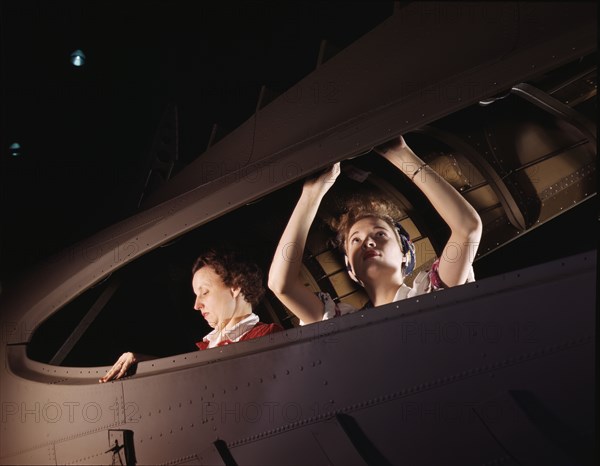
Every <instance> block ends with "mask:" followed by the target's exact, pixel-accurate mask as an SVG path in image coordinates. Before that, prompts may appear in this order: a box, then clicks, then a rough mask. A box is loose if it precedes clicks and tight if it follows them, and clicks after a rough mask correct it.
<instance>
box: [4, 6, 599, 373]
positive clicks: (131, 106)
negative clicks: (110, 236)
mask: <svg viewBox="0 0 600 466" xmlns="http://www.w3.org/2000/svg"><path fill="white" fill-rule="evenodd" d="M405 3H406V2H401V3H400V4H401V5H403V4H405ZM392 11H393V2H392V1H385V2H384V1H380V2H321V3H319V2H233V3H227V4H222V3H216V2H204V1H203V2H189V1H185V2H183V1H180V2H167V1H144V2H130V1H128V2H122V3H115V2H110V3H108V2H66V1H54V2H50V1H37V2H33V1H17V0H7V1H1V3H0V40H1V44H0V47H1V48H0V59H1V63H0V65H1V78H2V121H1V132H0V218H1V228H0V282H1V283H2V285H3V286H4V287H5V289H6V288H7V287H8V286H10V282H12V281H13V280H15V279H16V278H18V276H19V275H20V274H22V273H24V272H26V271H27V270H28V269H29V268H31V267H32V266H33V265H34V264H35V263H36V262H40V261H43V260H44V259H45V258H47V257H48V256H49V255H51V254H53V253H55V252H58V251H60V250H61V249H63V248H65V247H67V246H69V245H71V244H73V243H74V242H76V241H78V240H81V239H83V238H86V237H88V236H90V235H92V234H93V233H94V232H96V231H98V230H100V229H102V228H104V227H106V226H108V225H110V224H112V223H114V222H116V221H118V220H120V219H122V218H124V217H126V216H128V215H131V214H132V213H134V212H135V210H136V204H135V203H132V202H131V199H136V198H138V197H139V194H140V193H139V192H135V190H136V189H139V181H140V179H141V180H143V179H145V177H146V175H147V173H148V169H149V166H148V154H149V151H150V149H151V146H152V141H153V137H154V134H155V132H156V130H157V128H158V125H159V122H160V120H161V117H162V115H163V113H164V112H165V109H166V108H167V106H169V105H173V104H174V105H176V106H177V109H178V115H179V160H178V162H177V164H176V166H175V169H174V170H175V173H176V172H178V171H179V170H181V169H183V168H184V167H185V166H186V165H187V164H189V163H190V162H191V161H192V160H194V159H195V158H196V157H197V156H199V155H200V154H202V152H203V151H204V150H205V149H206V145H207V142H208V139H209V136H210V133H211V128H212V125H213V124H214V123H217V124H218V125H219V127H220V128H222V130H223V131H227V130H234V129H235V128H236V127H237V126H239V125H240V124H241V123H242V122H244V121H245V120H247V119H248V118H249V117H250V116H251V115H252V113H253V112H254V110H255V108H256V103H257V99H258V95H259V91H260V88H261V86H262V85H266V86H268V87H269V88H270V89H272V90H274V91H279V92H283V91H285V90H287V89H288V88H289V87H291V86H293V85H294V84H295V83H297V82H298V81H299V80H301V79H302V78H303V77H304V76H306V75H307V74H309V73H310V72H311V71H313V70H314V68H315V65H316V62H317V57H318V53H319V46H320V43H321V40H322V39H327V40H328V41H329V43H330V44H331V45H333V46H334V47H335V48H338V49H343V48H345V47H347V46H348V45H350V44H351V43H352V42H354V41H355V40H356V39H358V38H359V37H361V36H362V35H363V34H365V33H367V32H368V31H370V30H371V29H373V28H374V27H376V26H377V25H378V24H379V23H381V22H382V21H383V20H385V19H386V18H387V17H388V16H389V15H391V14H392ZM76 49H81V50H82V51H83V52H84V53H85V55H86V61H85V64H84V66H82V67H80V68H77V67H74V66H73V65H72V64H71V62H70V55H71V53H72V52H73V51H75V50H76ZM15 142H16V143H19V144H20V145H21V150H20V151H19V154H18V155H17V156H14V155H13V154H12V151H11V150H10V149H9V148H10V145H11V144H13V143H15ZM290 208H291V206H290ZM597 220H598V210H597V205H596V199H595V198H594V199H592V200H590V201H587V202H584V203H582V204H581V205H580V206H578V207H576V208H574V209H571V210H570V211H568V212H566V213H565V214H563V215H561V216H560V217H559V218H558V219H556V220H554V221H551V222H548V223H547V224H545V225H543V226H542V227H540V228H537V229H535V230H533V231H532V232H530V233H528V234H526V235H524V236H523V237H521V238H519V239H517V240H515V241H513V242H512V243H510V244H508V245H505V246H504V247H502V248H501V249H500V250H499V251H498V252H496V253H493V254H490V255H489V256H486V257H484V258H483V259H481V260H479V261H478V262H477V263H476V265H475V271H476V274H477V276H478V278H484V277H486V276H491V275H495V274H498V273H502V272H507V271H510V270H514V269H517V268H520V267H524V266H527V265H531V264H535V263H540V262H544V261H548V260H551V259H555V258H559V257H564V256H567V255H570V254H573V253H575V252H582V251H588V250H590V249H593V248H594V247H596V237H597V224H598V222H597ZM183 249H186V248H183ZM169 254H171V252H169V250H165V251H164V254H163V255H169ZM186 254H187V255H188V256H189V252H188V250H187V249H186ZM507 259H509V260H507ZM165 260H167V261H168V260H172V261H175V260H176V259H174V258H166V259H165ZM143 268H144V267H142V266H140V273H141V271H142V269H143ZM152 270H162V272H161V273H163V275H168V274H169V273H171V272H170V269H168V268H164V270H163V268H159V267H157V266H153V268H152ZM186 270H187V269H186ZM149 275H150V277H152V280H156V283H154V282H150V283H152V287H153V288H156V289H157V290H161V293H162V294H164V295H165V296H164V301H165V303H164V307H168V308H170V305H169V303H170V302H172V301H173V300H179V301H181V302H182V303H186V304H184V305H182V309H185V312H187V313H188V314H190V313H189V311H190V310H191V309H190V306H187V303H190V304H191V302H192V299H193V296H192V295H191V291H190V290H189V287H188V285H187V281H186V285H185V287H186V288H185V290H178V289H176V290H170V289H168V288H167V287H166V285H164V284H165V283H170V282H169V279H168V277H167V278H164V277H162V276H159V275H158V274H157V273H150V274H149ZM186 280H187V279H186ZM32 286H35V285H34V284H32ZM169 293H170V297H169ZM132 295H133V297H132V298H131V302H132V303H135V305H136V306H139V307H140V308H143V309H144V310H145V311H148V310H149V309H150V307H151V306H154V307H157V300H156V298H155V297H153V296H154V295H152V297H151V296H150V295H147V296H146V295H145V293H144V290H143V289H141V290H137V291H136V290H133V291H132ZM173 295H174V296H175V297H173ZM93 298H94V296H92V295H90V296H89V297H86V298H85V299H88V300H89V303H87V302H84V303H79V304H80V307H78V308H73V311H71V310H70V309H67V310H66V311H65V312H63V313H61V315H62V317H61V319H63V320H64V322H67V321H68V322H70V325H73V322H77V321H78V320H79V319H80V318H81V312H84V311H85V309H87V307H88V306H89V305H91V303H92V302H93ZM144 300H145V301H144ZM169 300H170V301H169ZM146 301H147V302H146ZM86 303H87V305H86ZM159 307H160V306H159ZM159 314H160V313H158V314H157V315H156V316H155V317H152V316H149V315H147V314H146V316H145V318H146V319H150V318H155V320H156V321H157V324H156V325H155V326H154V327H152V326H149V327H150V328H151V329H152V328H155V329H156V334H152V333H151V330H149V331H146V332H141V331H136V332H135V333H134V335H132V334H123V335H121V336H119V335H118V332H126V330H122V329H121V327H119V326H117V327H115V326H114V325H113V321H112V320H111V319H112V318H113V317H114V316H119V317H123V313H122V312H121V310H120V309H117V310H116V311H115V312H114V316H113V314H110V313H107V312H105V313H103V316H104V317H102V318H99V319H98V322H97V324H96V325H98V326H99V327H101V331H98V332H96V335H100V336H105V335H106V334H108V333H109V332H112V333H111V337H112V339H113V340H114V341H124V342H127V344H128V345H129V346H127V347H123V348H121V347H119V346H118V345H115V347H114V348H111V351H112V352H113V353H114V354H103V355H101V357H102V358H104V359H102V361H100V360H99V361H95V362H94V364H106V363H108V362H110V361H112V360H113V358H114V357H115V355H118V354H120V352H121V351H125V350H129V349H131V348H134V347H135V348H139V349H143V348H144V345H147V344H148V342H149V341H154V342H156V341H160V340H161V339H164V335H165V333H167V334H170V335H173V338H174V339H176V340H177V341H178V342H180V344H181V345H182V347H181V348H179V347H176V346H174V345H175V343H174V342H168V343H169V344H168V345H167V344H165V349H164V352H165V354H167V353H169V352H183V351H191V350H193V342H194V341H196V340H197V339H199V338H200V337H201V336H202V335H203V334H204V333H206V331H207V329H203V328H201V327H200V325H201V324H202V322H201V320H202V319H201V318H200V317H199V316H197V315H195V314H194V318H195V319H196V320H195V321H194V324H193V325H189V324H182V322H188V321H187V320H186V319H188V320H189V319H190V317H189V316H188V315H187V314H186V315H185V316H181V317H180V318H179V320H178V319H177V318H176V316H173V315H171V316H170V317H169V318H168V319H165V316H164V314H160V315H159ZM111 316H113V317H111ZM129 318H130V319H132V320H136V322H132V324H131V326H130V327H127V328H136V329H137V330H140V329H139V325H140V324H139V322H140V320H139V319H138V318H137V317H135V316H134V315H133V314H132V315H131V317H129ZM102 319H105V320H106V322H103V321H102ZM59 324H60V325H59ZM167 326H168V327H167ZM63 327H64V333H65V335H67V334H68V332H69V331H70V330H69V328H68V326H66V325H63V324H62V323H60V322H59V323H58V324H56V323H55V324H53V326H52V328H51V331H48V332H46V334H45V335H46V337H48V336H49V335H54V336H56V342H55V345H54V346H55V347H53V348H51V349H53V350H56V349H57V348H58V345H59V344H60V341H61V338H63V337H64V335H63V336H61V335H59V332H58V331H57V329H60V328H63ZM123 327H124V328H125V327H126V326H123ZM182 329H184V330H182ZM114 332H117V333H114ZM186 332H187V333H186ZM46 337H44V338H46ZM59 337H60V338H59ZM40 338H41V337H40ZM136 338H137V339H136ZM63 339H64V338H63ZM183 342H185V343H183ZM49 343H50V342H49V340H44V341H42V344H40V348H43V349H44V352H45V353H48V354H49V355H51V354H53V353H52V351H51V350H49V349H48V348H49V346H52V345H51V344H49ZM84 343H86V342H85V341H84V342H83V343H81V345H84ZM86 344H87V345H88V346H86V348H88V347H89V348H97V347H98V342H97V341H95V340H93V339H92V340H90V342H88V343H86ZM184 345H187V346H184ZM154 346H155V347H156V345H154ZM173 348H175V350H174V349H173ZM154 349H156V348H154ZM142 352H143V351H142ZM81 353H84V354H86V353H88V351H82V352H81ZM169 354H170V353H169ZM40 357H41V356H40ZM99 357H100V356H99ZM71 362H72V363H73V364H75V365H76V364H77V363H78V361H71ZM87 363H90V361H89V360H86V364H87Z"/></svg>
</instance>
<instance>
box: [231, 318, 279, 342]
mask: <svg viewBox="0 0 600 466" xmlns="http://www.w3.org/2000/svg"><path fill="white" fill-rule="evenodd" d="M282 330H283V327H282V326H281V325H279V324H265V323H264V322H257V323H256V325H255V326H254V327H252V328H251V329H250V330H248V331H247V332H246V333H245V334H244V335H243V336H242V338H240V341H241V340H250V339H252V338H258V337H262V336H264V335H269V334H271V333H276V332H281V331H282Z"/></svg>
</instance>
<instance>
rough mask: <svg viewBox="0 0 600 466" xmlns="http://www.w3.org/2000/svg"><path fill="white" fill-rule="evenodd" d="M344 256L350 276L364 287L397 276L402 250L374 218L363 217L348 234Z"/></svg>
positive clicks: (392, 234)
mask: <svg viewBox="0 0 600 466" xmlns="http://www.w3.org/2000/svg"><path fill="white" fill-rule="evenodd" d="M346 252H347V255H348V259H349V260H350V265H351V267H352V270H353V271H354V274H355V275H356V276H357V278H358V279H359V280H361V281H362V282H364V283H367V282H369V281H371V280H378V279H382V278H384V277H385V276H391V275H393V274H395V273H401V267H402V258H403V254H402V248H401V246H400V243H399V241H398V237H397V235H396V233H395V232H394V230H393V229H392V227H391V226H390V225H389V224H388V223H387V222H386V221H384V220H381V219H380V218H377V217H366V218H363V219H361V220H359V221H358V222H356V223H355V224H354V225H352V227H351V228H350V230H349V234H348V239H347V240H346Z"/></svg>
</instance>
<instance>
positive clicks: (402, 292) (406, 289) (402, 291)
mask: <svg viewBox="0 0 600 466" xmlns="http://www.w3.org/2000/svg"><path fill="white" fill-rule="evenodd" d="M411 290H412V288H411V287H410V286H407V285H405V284H404V283H403V284H402V285H400V288H398V291H396V296H394V302H396V301H401V300H403V299H406V298H407V297H408V293H410V291H411Z"/></svg>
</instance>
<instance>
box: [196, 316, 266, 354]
mask: <svg viewBox="0 0 600 466" xmlns="http://www.w3.org/2000/svg"><path fill="white" fill-rule="evenodd" d="M258 321H259V318H258V316H257V315H256V314H254V312H252V313H251V314H250V315H249V316H248V317H246V318H245V319H243V320H240V321H239V322H238V323H237V324H235V325H234V326H233V327H231V328H228V329H224V330H222V331H221V330H219V329H214V330H213V331H212V332H210V333H209V334H208V335H206V336H205V337H204V338H203V340H204V341H208V347H209V348H214V347H215V346H217V345H218V344H219V343H221V342H222V341H225V340H228V341H232V342H233V341H239V339H240V338H242V337H243V336H244V335H245V334H246V333H247V332H248V331H250V330H251V329H252V328H253V327H254V326H255V325H256V324H257V323H258Z"/></svg>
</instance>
